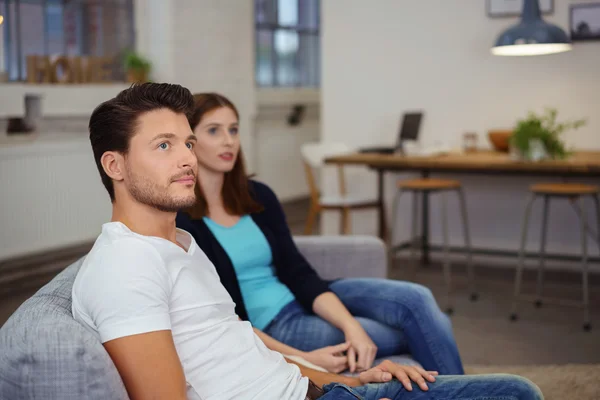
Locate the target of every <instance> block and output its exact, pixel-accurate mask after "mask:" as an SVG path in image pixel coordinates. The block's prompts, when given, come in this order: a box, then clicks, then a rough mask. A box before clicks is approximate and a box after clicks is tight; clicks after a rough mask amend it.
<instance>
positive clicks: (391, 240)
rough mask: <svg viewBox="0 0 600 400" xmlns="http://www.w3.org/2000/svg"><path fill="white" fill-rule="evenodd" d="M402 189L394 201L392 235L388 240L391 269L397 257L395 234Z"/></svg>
mask: <svg viewBox="0 0 600 400" xmlns="http://www.w3.org/2000/svg"><path fill="white" fill-rule="evenodd" d="M402 193H404V192H403V191H402V189H400V190H398V192H396V195H395V196H394V200H393V201H392V218H391V226H390V235H389V238H388V259H389V260H388V264H389V266H390V267H392V266H393V261H394V258H395V255H396V249H395V248H394V239H395V237H394V234H395V233H396V229H395V227H396V217H397V215H398V203H399V202H400V197H401V196H402Z"/></svg>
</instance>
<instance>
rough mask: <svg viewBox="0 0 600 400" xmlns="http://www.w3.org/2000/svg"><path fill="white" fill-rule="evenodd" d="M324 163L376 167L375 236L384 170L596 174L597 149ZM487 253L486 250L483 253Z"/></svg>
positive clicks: (364, 157) (599, 166) (348, 158)
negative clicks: (526, 156)
mask: <svg viewBox="0 0 600 400" xmlns="http://www.w3.org/2000/svg"><path fill="white" fill-rule="evenodd" d="M325 162H326V163H327V164H340V165H364V166H367V167H369V168H371V169H374V170H376V171H377V174H378V184H377V190H378V201H379V208H380V209H379V236H380V237H382V238H385V237H386V236H387V228H386V219H385V207H384V204H383V199H384V193H383V175H384V173H385V172H386V171H418V172H420V173H421V176H423V177H428V176H429V174H430V173H431V172H436V173H461V174H480V175H489V174H502V175H510V174H516V175H521V176H524V175H530V176H541V175H552V176H555V177H556V178H557V179H560V178H561V177H562V178H566V177H600V151H578V152H575V153H574V154H572V155H571V156H570V157H569V158H568V159H565V160H544V161H540V162H523V161H514V160H511V159H510V156H509V155H508V154H507V153H499V152H494V151H485V150H481V151H476V152H472V153H448V154H445V155H436V156H403V155H400V154H374V153H370V154H368V153H365V154H362V153H353V154H347V155H340V156H335V157H329V158H327V159H326V160H325ZM422 207H423V208H422V210H423V211H422V214H423V215H422V229H423V237H422V245H421V247H422V257H423V259H422V261H423V263H424V264H428V263H429V227H428V225H429V198H428V196H427V195H426V194H424V195H423V205H422ZM486 254H488V253H486Z"/></svg>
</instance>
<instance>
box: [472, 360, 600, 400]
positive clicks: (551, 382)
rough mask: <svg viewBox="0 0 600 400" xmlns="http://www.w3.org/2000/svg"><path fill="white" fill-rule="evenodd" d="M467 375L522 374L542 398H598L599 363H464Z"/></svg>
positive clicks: (587, 399)
mask: <svg viewBox="0 0 600 400" xmlns="http://www.w3.org/2000/svg"><path fill="white" fill-rule="evenodd" d="M465 372H466V373H467V374H492V373H508V374H515V375H520V376H523V377H525V378H527V379H529V380H531V381H532V382H534V383H535V384H536V385H538V386H539V387H540V389H541V390H542V393H544V398H545V400H599V399H600V364H567V365H540V366H516V367H505V366H502V367H493V366H475V365H471V366H467V367H465Z"/></svg>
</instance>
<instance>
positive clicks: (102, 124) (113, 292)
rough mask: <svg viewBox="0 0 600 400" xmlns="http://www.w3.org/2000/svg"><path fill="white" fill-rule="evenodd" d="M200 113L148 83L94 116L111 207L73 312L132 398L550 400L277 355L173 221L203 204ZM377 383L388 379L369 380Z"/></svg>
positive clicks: (517, 388) (166, 87) (509, 382)
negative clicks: (198, 178)
mask: <svg viewBox="0 0 600 400" xmlns="http://www.w3.org/2000/svg"><path fill="white" fill-rule="evenodd" d="M192 109H193V98H192V95H191V94H190V92H189V91H188V90H187V89H185V88H182V87H181V86H178V85H170V84H155V83H148V84H143V85H136V86H133V87H131V88H129V89H127V90H124V91H123V92H121V93H120V94H119V95H118V96H117V97H115V98H114V99H111V100H109V101H107V102H105V103H103V104H101V105H100V106H98V107H97V108H96V110H94V112H93V114H92V116H91V118H90V124H89V130H90V141H91V144H92V148H93V152H94V157H95V160H96V164H97V166H98V170H99V172H100V176H101V178H102V182H103V183H104V185H105V187H106V189H107V191H108V193H109V195H110V198H111V201H112V205H113V214H112V220H111V222H109V223H106V224H104V225H103V227H102V233H101V234H100V236H99V237H98V239H97V241H96V243H95V244H94V247H93V248H92V250H91V251H90V253H89V254H88V256H87V257H86V259H85V261H84V263H83V265H82V267H81V270H80V271H79V273H78V275H77V278H76V280H75V283H74V286H73V316H74V317H75V318H76V319H77V320H78V321H80V322H81V323H82V324H83V325H85V326H86V327H87V328H88V329H90V330H91V331H92V332H93V333H94V334H95V335H96V336H97V337H98V338H99V340H100V341H101V342H102V343H103V345H104V347H105V348H106V350H107V352H108V354H109V355H110V357H111V359H112V360H113V362H114V364H115V366H116V368H117V370H118V371H119V374H120V375H121V377H122V379H123V382H124V384H125V387H126V389H127V391H128V393H129V396H130V397H131V399H133V400H137V399H169V400H173V399H186V398H187V399H204V400H207V399H208V400H227V399H274V400H275V399H277V400H280V399H291V400H302V399H316V398H321V399H323V400H330V399H356V398H364V399H380V398H390V399H434V398H444V399H447V398H452V399H456V400H460V399H472V398H474V397H478V396H484V395H485V398H486V399H499V398H514V399H540V398H541V394H540V393H539V391H538V390H537V389H536V387H535V386H533V385H532V384H531V383H529V382H528V381H525V380H524V379H520V378H517V377H508V376H492V377H464V376H461V377H450V376H438V377H435V376H434V375H436V374H435V373H433V372H432V373H430V372H426V371H423V370H422V369H419V368H411V367H405V366H399V365H396V364H393V363H390V362H385V363H384V364H382V365H380V366H378V367H376V368H372V369H370V370H368V371H365V372H363V373H361V375H360V377H359V378H349V377H343V376H338V375H334V374H327V373H322V372H318V371H315V370H311V369H309V368H305V367H303V366H301V365H296V364H293V363H292V362H291V361H289V362H288V361H286V359H284V357H283V356H282V355H281V354H279V353H276V352H273V351H270V350H269V349H268V348H267V347H266V346H265V345H264V344H263V343H262V342H261V341H260V339H259V338H258V337H257V336H256V335H255V334H254V332H253V330H252V327H251V326H250V324H249V323H248V322H242V321H240V320H239V318H238V317H237V315H235V313H234V303H233V301H232V300H231V297H230V296H229V295H228V293H227V292H226V290H225V288H224V287H223V286H222V285H221V283H220V281H219V277H218V275H217V273H216V271H215V268H214V266H213V265H212V264H211V263H210V261H209V260H208V258H207V257H206V256H205V255H204V253H203V252H202V251H201V250H200V249H199V247H198V246H197V244H196V243H195V242H194V239H193V238H192V237H191V235H190V234H188V233H187V232H185V231H182V230H178V229H176V227H175V216H176V212H177V211H178V210H180V209H182V208H187V207H189V206H191V205H192V204H193V203H194V201H195V194H194V186H195V175H196V170H197V163H196V158H195V156H194V153H193V151H192V149H193V146H194V143H195V137H194V135H193V133H192V131H191V129H190V125H189V123H188V119H187V117H188V115H189V113H190V112H191V110H192ZM309 378H310V379H309ZM411 380H412V382H413V384H414V386H413V384H411ZM313 382H314V383H313ZM332 382H337V383H332ZM369 382H386V383H381V384H378V385H368V386H360V385H363V384H366V383H369ZM338 383H339V384H338Z"/></svg>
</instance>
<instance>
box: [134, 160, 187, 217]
mask: <svg viewBox="0 0 600 400" xmlns="http://www.w3.org/2000/svg"><path fill="white" fill-rule="evenodd" d="M187 175H192V176H194V173H193V172H192V171H191V170H190V171H189V173H187V174H182V175H179V176H177V177H173V178H172V180H173V181H174V180H175V179H180V178H182V177H183V176H187ZM127 186H128V190H129V193H130V194H131V196H132V197H133V198H134V199H135V200H136V201H138V202H140V203H142V204H145V205H148V206H150V207H153V208H156V209H157V210H159V211H163V212H178V211H180V210H183V209H186V208H189V207H192V206H193V205H194V204H195V203H196V195H195V193H192V194H190V195H189V196H185V197H179V198H176V197H173V196H169V192H168V189H167V187H168V186H167V187H164V186H161V185H159V184H157V183H156V182H152V181H150V180H149V179H148V178H147V177H144V176H141V175H137V174H136V173H135V172H133V171H132V170H131V169H129V184H128V185H127Z"/></svg>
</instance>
